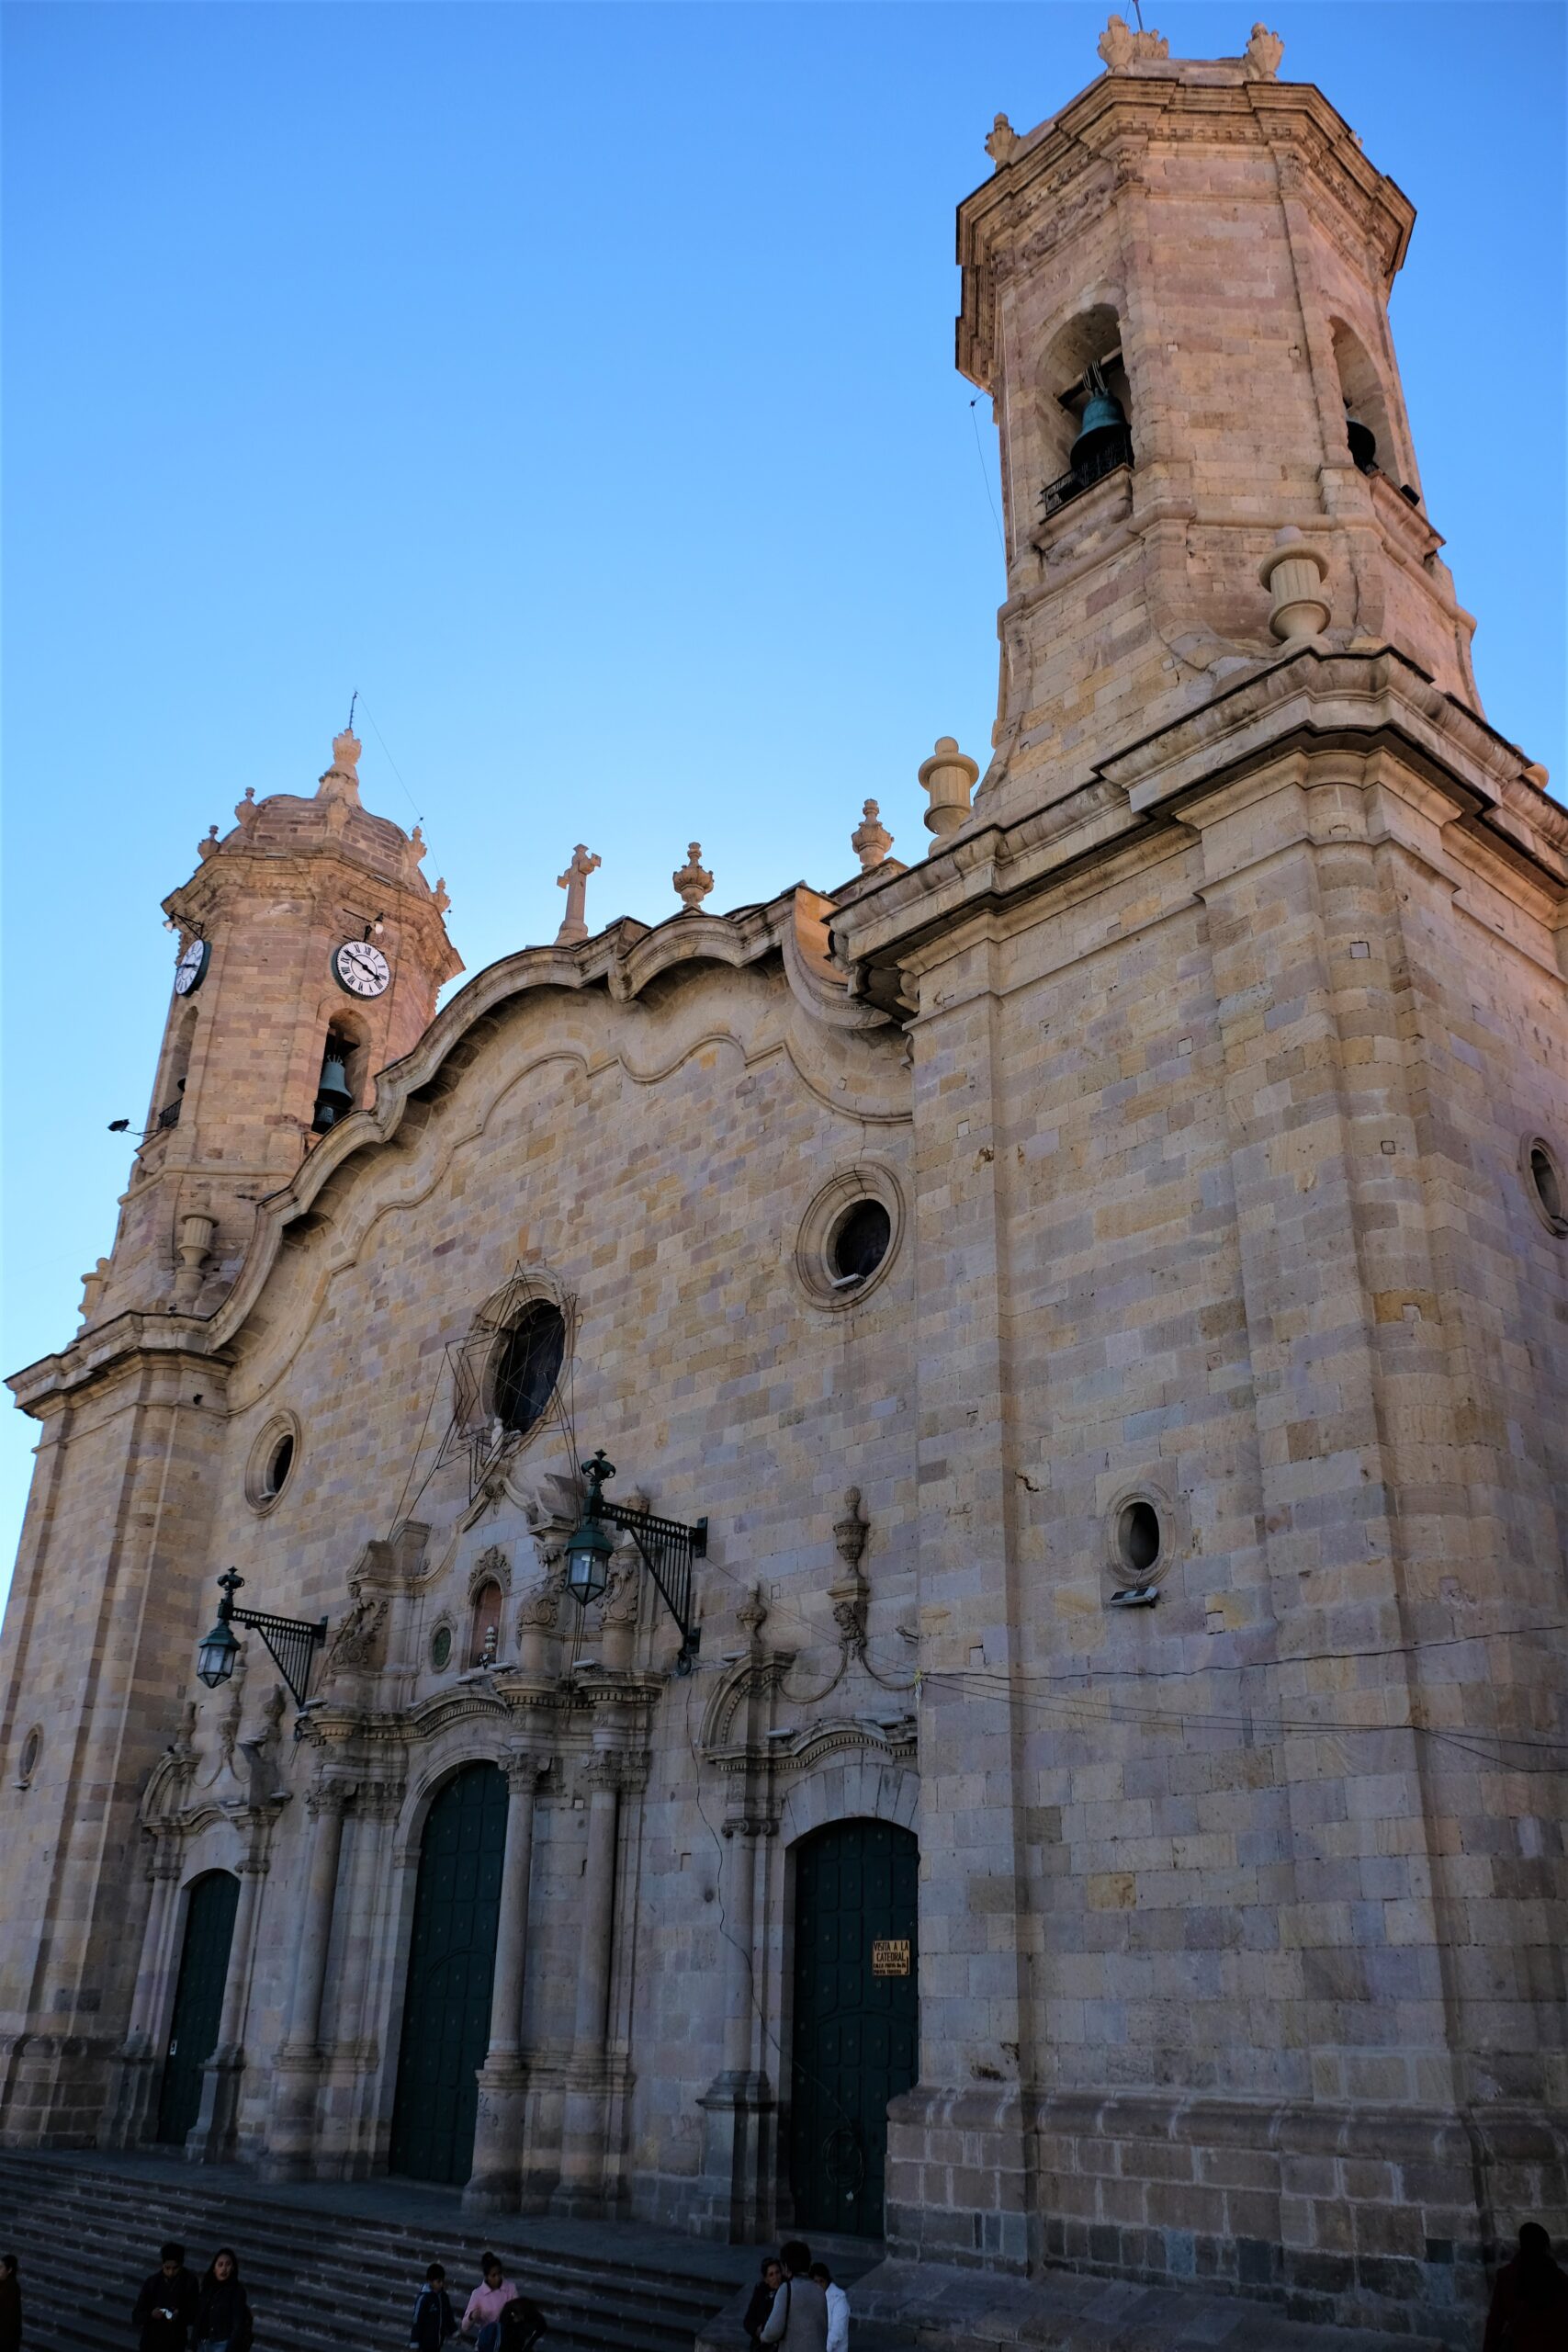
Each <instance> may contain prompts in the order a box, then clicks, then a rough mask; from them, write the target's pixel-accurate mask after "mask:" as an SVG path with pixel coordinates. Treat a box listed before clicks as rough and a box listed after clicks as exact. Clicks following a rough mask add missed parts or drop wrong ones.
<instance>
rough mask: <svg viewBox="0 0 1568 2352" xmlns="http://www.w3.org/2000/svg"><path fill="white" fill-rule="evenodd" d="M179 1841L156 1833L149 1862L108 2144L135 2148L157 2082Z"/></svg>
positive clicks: (144, 2127) (105, 2137) (106, 2132)
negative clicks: (144, 1915)
mask: <svg viewBox="0 0 1568 2352" xmlns="http://www.w3.org/2000/svg"><path fill="white" fill-rule="evenodd" d="M180 1861H181V1846H180V1841H179V1838H177V1837H173V1838H160V1839H159V1841H158V1843H157V1845H156V1846H155V1847H154V1849H153V1852H152V1873H151V1875H152V1899H151V1901H150V1902H149V1904H148V1906H147V1920H146V1925H145V1927H144V1928H143V1929H142V1934H141V1965H140V1966H139V1968H138V1969H137V1972H136V1991H135V1994H134V1996H132V1999H131V2004H130V2029H129V2030H128V2031H127V2033H126V2037H125V2041H124V2044H123V2045H122V2047H121V2050H120V2052H119V2080H118V2085H117V2086H116V2091H115V2098H114V2105H113V2107H112V2109H110V2112H109V2118H108V2120H107V2124H106V2126H105V2129H104V2134H103V2143H104V2145H105V2146H106V2147H108V2148H134V2147H136V2146H138V2145H139V2144H140V2143H141V2141H143V2140H144V2139H145V2138H146V2137H147V2127H148V2119H149V2117H150V2115H151V2113H152V2096H153V2092H154V2091H155V2089H156V2087H157V2083H158V2074H159V2067H158V2040H159V2035H158V2028H159V2025H160V2022H161V2019H162V2013H163V2007H164V2004H163V2002H162V2000H161V1998H160V1996H161V1994H162V1993H163V1991H164V1986H165V1985H166V1983H167V1978H168V1947H169V1940H170V1938H171V1936H172V1935H173V1932H174V1923H175V1915H176V1913H177V1911H178V1909H179V1905H178V1902H177V1900H176V1897H177V1895H178V1894H179V1884H180Z"/></svg>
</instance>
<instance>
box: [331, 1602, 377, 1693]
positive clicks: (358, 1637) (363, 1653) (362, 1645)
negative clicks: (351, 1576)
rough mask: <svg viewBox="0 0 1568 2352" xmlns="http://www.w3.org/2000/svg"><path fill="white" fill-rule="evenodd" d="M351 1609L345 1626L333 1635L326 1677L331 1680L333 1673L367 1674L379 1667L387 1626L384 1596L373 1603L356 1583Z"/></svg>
mask: <svg viewBox="0 0 1568 2352" xmlns="http://www.w3.org/2000/svg"><path fill="white" fill-rule="evenodd" d="M348 1589H349V1595H350V1600H351V1603H352V1605H351V1607H350V1609H349V1611H348V1614H347V1615H346V1616H345V1617H344V1621H343V1623H342V1624H341V1625H340V1626H339V1627H338V1629H337V1632H336V1633H335V1634H333V1642H332V1647H331V1648H330V1649H329V1650H328V1652H327V1667H326V1675H327V1679H328V1680H329V1681H330V1680H331V1679H332V1677H333V1675H334V1674H347V1673H355V1672H361V1673H362V1672H364V1671H366V1670H367V1669H374V1668H377V1667H378V1666H379V1665H380V1662H381V1659H380V1642H381V1634H382V1632H383V1629H384V1628H385V1626H386V1623H387V1603H386V1600H385V1598H384V1597H382V1598H378V1599H376V1600H369V1599H367V1597H366V1595H365V1593H364V1592H363V1591H362V1590H361V1589H360V1587H359V1585H358V1584H357V1583H353V1584H351V1585H350V1586H349V1588H348Z"/></svg>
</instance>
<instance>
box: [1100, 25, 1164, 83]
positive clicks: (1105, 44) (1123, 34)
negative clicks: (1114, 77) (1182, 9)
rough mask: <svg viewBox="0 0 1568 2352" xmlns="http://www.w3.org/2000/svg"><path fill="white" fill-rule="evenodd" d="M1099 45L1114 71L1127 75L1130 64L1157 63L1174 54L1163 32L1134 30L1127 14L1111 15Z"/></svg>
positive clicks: (1103, 56)
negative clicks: (1123, 15) (1128, 21)
mask: <svg viewBox="0 0 1568 2352" xmlns="http://www.w3.org/2000/svg"><path fill="white" fill-rule="evenodd" d="M1095 47H1096V48H1097V49H1098V50H1099V51H1100V56H1101V57H1102V58H1103V59H1104V60H1105V62H1106V64H1107V65H1108V66H1109V67H1110V69H1111V73H1112V74H1125V72H1126V71H1127V68H1128V67H1129V66H1130V65H1151V64H1153V65H1157V64H1160V63H1162V62H1164V60H1165V59H1167V58H1168V56H1169V55H1170V43H1169V41H1168V40H1167V39H1166V37H1165V35H1164V34H1163V33H1154V32H1134V30H1133V28H1132V27H1131V26H1130V25H1129V24H1128V23H1127V20H1126V18H1125V17H1111V22H1110V23H1109V24H1108V25H1107V26H1106V28H1105V30H1104V31H1103V32H1102V33H1101V34H1100V39H1099V40H1098V41H1097V42H1096V43H1095Z"/></svg>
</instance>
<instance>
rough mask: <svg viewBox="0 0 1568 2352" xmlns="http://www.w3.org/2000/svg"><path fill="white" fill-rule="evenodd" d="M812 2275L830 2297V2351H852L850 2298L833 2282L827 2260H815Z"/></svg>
mask: <svg viewBox="0 0 1568 2352" xmlns="http://www.w3.org/2000/svg"><path fill="white" fill-rule="evenodd" d="M811 2276H812V2277H813V2278H815V2279H816V2281H817V2284H818V2286H819V2287H820V2288H821V2290H822V2292H823V2293H824V2294H825V2295H826V2296H827V2298H828V2352H850V2299H849V2297H848V2296H847V2295H846V2294H845V2292H844V2290H843V2289H842V2288H841V2287H835V2286H834V2284H833V2274H832V2272H831V2271H830V2270H829V2267H828V2266H827V2264H826V2263H825V2262H814V2263H813V2264H812V2266H811Z"/></svg>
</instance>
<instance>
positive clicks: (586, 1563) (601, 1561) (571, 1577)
mask: <svg viewBox="0 0 1568 2352" xmlns="http://www.w3.org/2000/svg"><path fill="white" fill-rule="evenodd" d="M611 1550H612V1545H611V1543H610V1539H609V1537H608V1536H607V1535H606V1534H605V1532H604V1528H603V1527H602V1526H601V1525H600V1523H599V1521H597V1520H596V1519H585V1520H584V1521H583V1522H582V1524H581V1527H580V1528H579V1529H578V1531H577V1532H576V1534H575V1535H574V1536H573V1537H572V1539H571V1542H570V1544H568V1545H567V1547H566V1581H567V1589H568V1590H569V1591H570V1594H571V1595H572V1598H573V1599H574V1600H577V1601H579V1602H580V1603H581V1606H582V1607H583V1608H584V1609H586V1608H587V1606H588V1603H589V1602H590V1601H591V1600H598V1598H599V1595H600V1594H601V1593H602V1592H603V1591H604V1587H605V1584H606V1583H607V1582H608V1580H609V1559H610V1553H611Z"/></svg>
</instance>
